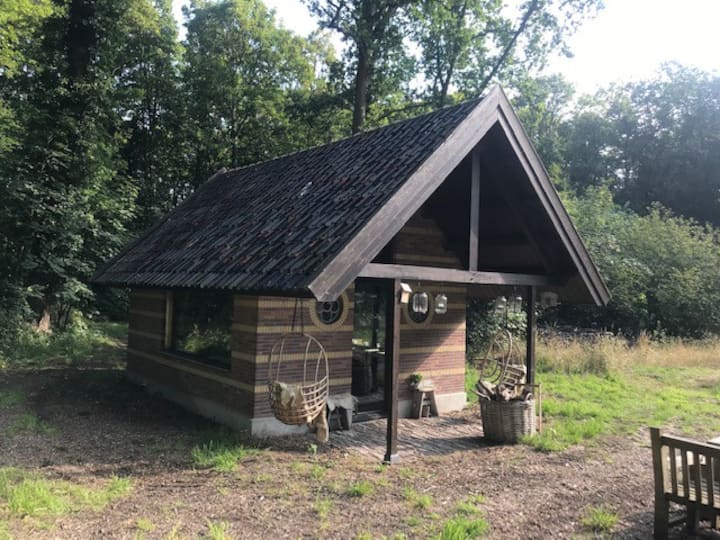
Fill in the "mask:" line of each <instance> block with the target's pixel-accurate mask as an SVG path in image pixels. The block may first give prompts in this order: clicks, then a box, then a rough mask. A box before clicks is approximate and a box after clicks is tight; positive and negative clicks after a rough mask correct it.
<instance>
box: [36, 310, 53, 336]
mask: <svg viewBox="0 0 720 540" xmlns="http://www.w3.org/2000/svg"><path fill="white" fill-rule="evenodd" d="M35 330H37V331H38V332H43V333H45V334H48V333H50V306H48V305H45V306H44V307H43V310H42V312H41V313H40V318H39V319H38V321H37V325H36V326H35Z"/></svg>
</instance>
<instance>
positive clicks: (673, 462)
mask: <svg viewBox="0 0 720 540" xmlns="http://www.w3.org/2000/svg"><path fill="white" fill-rule="evenodd" d="M668 450H669V451H670V479H671V480H672V494H673V495H677V494H678V483H677V449H676V448H673V447H672V446H670V447H669V448H668Z"/></svg>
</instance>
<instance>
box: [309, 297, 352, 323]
mask: <svg viewBox="0 0 720 540" xmlns="http://www.w3.org/2000/svg"><path fill="white" fill-rule="evenodd" d="M347 307H348V300H347V297H346V296H345V294H342V295H341V296H340V297H339V298H338V299H337V300H333V301H330V302H316V303H315V309H314V310H312V311H311V312H310V316H311V318H312V320H313V323H315V325H316V326H333V327H334V326H340V325H342V323H343V322H344V321H345V318H346V316H347Z"/></svg>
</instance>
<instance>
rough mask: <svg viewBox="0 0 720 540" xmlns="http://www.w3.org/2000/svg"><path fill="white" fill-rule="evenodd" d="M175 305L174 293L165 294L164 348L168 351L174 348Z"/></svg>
mask: <svg viewBox="0 0 720 540" xmlns="http://www.w3.org/2000/svg"><path fill="white" fill-rule="evenodd" d="M173 304H174V298H173V293H172V291H168V292H166V293H165V336H164V337H163V347H165V348H166V349H170V348H171V347H172V338H173V331H172V328H173Z"/></svg>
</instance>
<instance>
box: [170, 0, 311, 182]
mask: <svg viewBox="0 0 720 540" xmlns="http://www.w3.org/2000/svg"><path fill="white" fill-rule="evenodd" d="M187 17H189V19H188V22H187V37H186V39H185V43H184V45H185V62H184V66H183V70H182V81H183V87H184V89H185V92H186V96H187V103H188V110H187V121H188V125H187V126H186V129H187V133H188V134H189V141H188V152H190V163H192V168H191V169H190V172H191V174H192V176H191V177H190V178H188V181H189V187H190V188H191V189H192V188H193V187H196V186H198V185H200V184H201V183H203V182H204V181H205V180H206V179H207V178H208V177H209V176H210V175H212V174H213V173H214V172H215V171H217V170H218V169H220V168H221V167H223V166H225V167H237V166H240V165H246V164H248V163H254V162H257V161H264V160H266V159H269V158H273V157H276V156H277V155H279V154H284V153H287V152H289V151H291V150H294V149H296V147H297V145H298V144H300V142H299V141H295V140H293V139H292V136H291V134H292V126H291V125H290V123H289V117H288V115H287V107H288V105H289V93H288V92H287V90H288V89H301V88H306V87H310V86H311V85H312V84H313V82H314V78H315V74H314V72H313V66H312V64H311V63H310V61H309V60H310V56H311V55H310V54H309V50H310V49H312V47H311V44H310V43H309V42H308V41H307V40H305V39H303V38H300V37H299V36H296V35H294V34H293V33H292V32H289V31H288V30H285V29H282V28H280V27H278V26H277V23H276V22H275V18H274V14H273V13H272V12H271V11H268V10H267V8H265V6H264V4H263V3H262V2H260V0H224V1H222V2H217V3H211V2H193V3H192V4H191V6H190V9H189V11H188V12H187ZM313 52H315V50H313Z"/></svg>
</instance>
